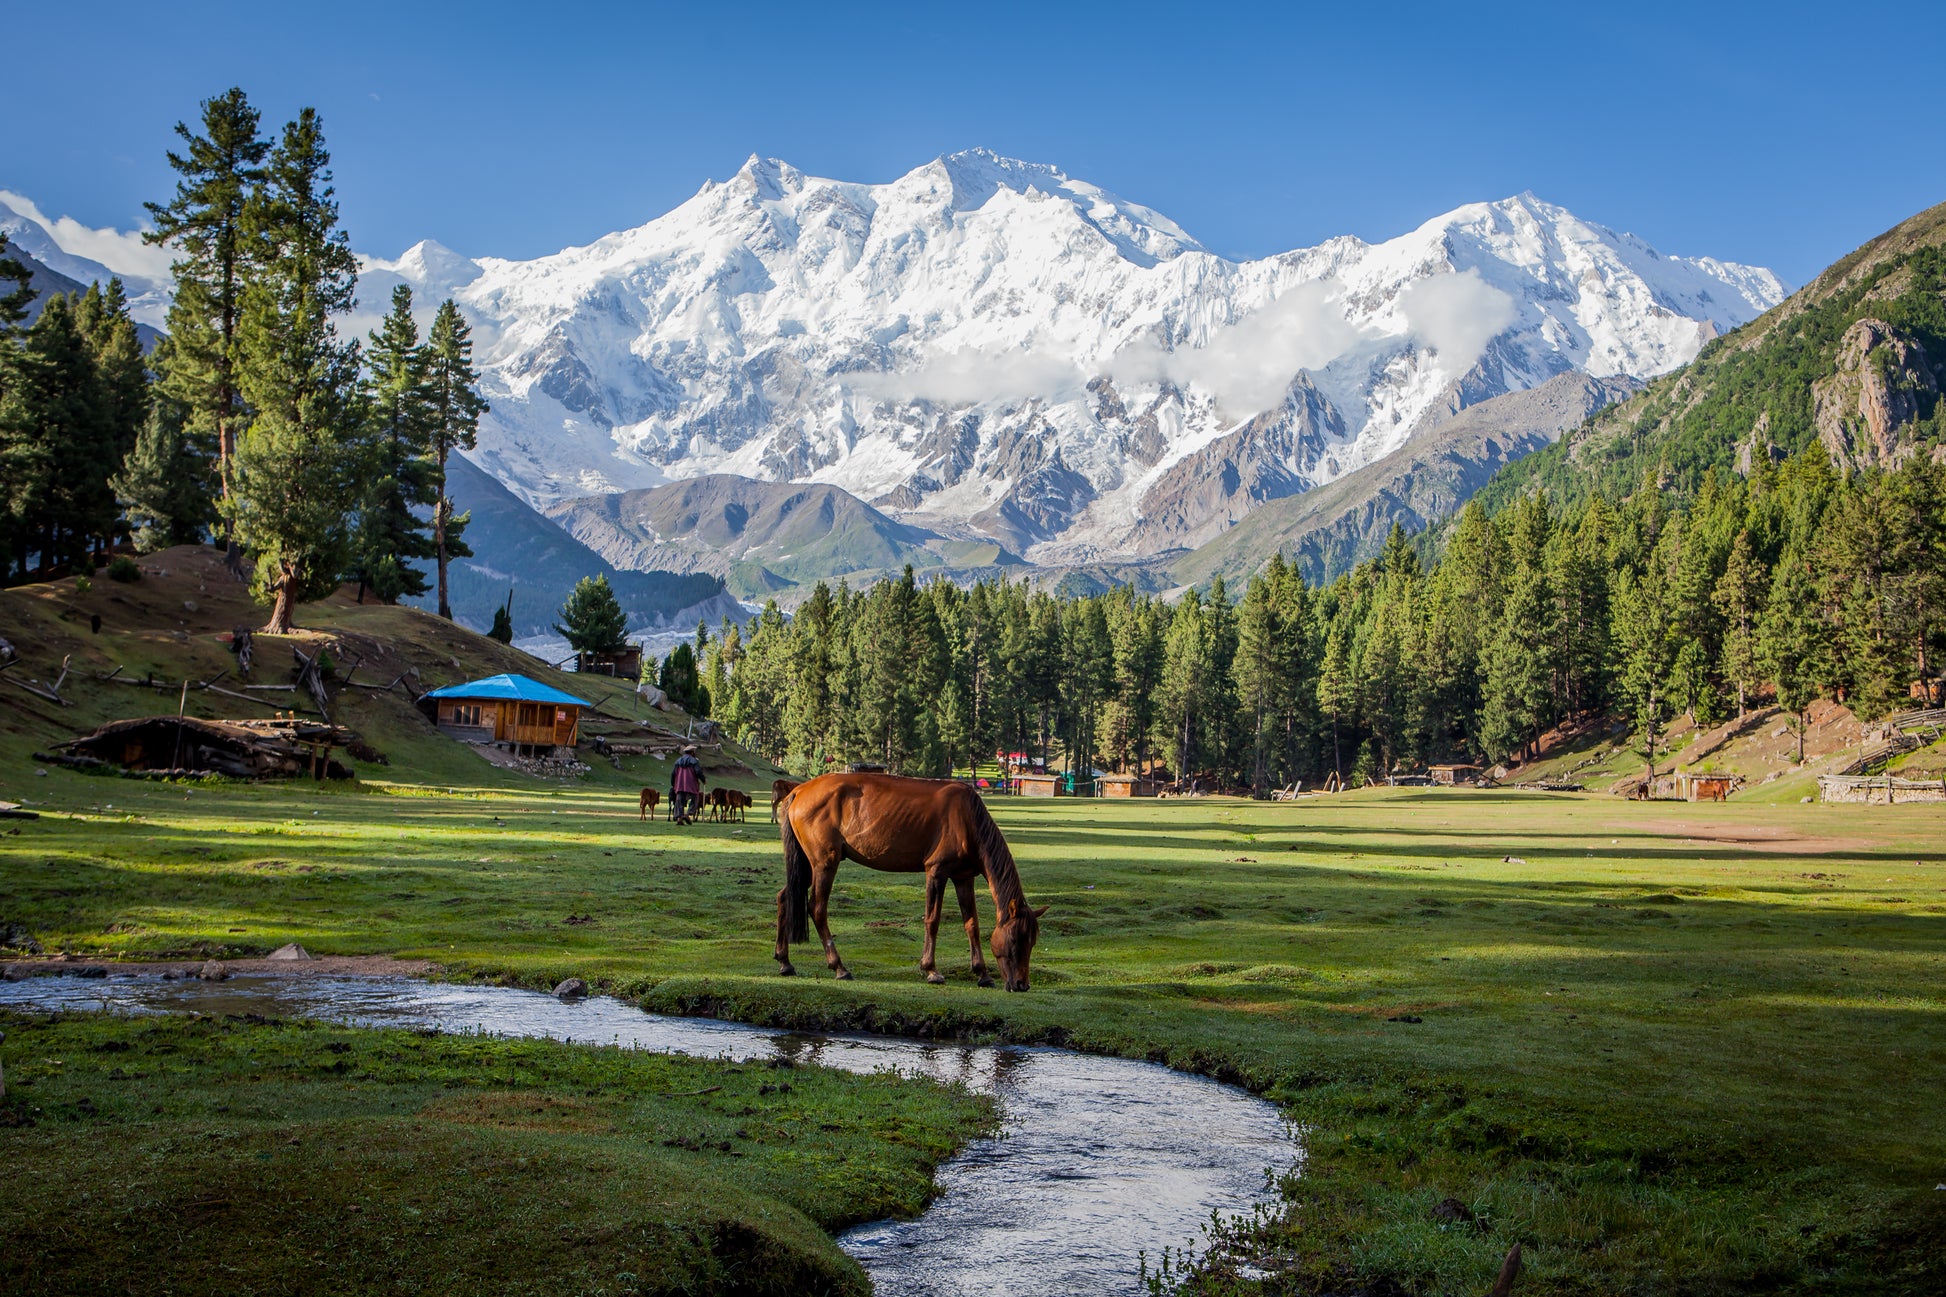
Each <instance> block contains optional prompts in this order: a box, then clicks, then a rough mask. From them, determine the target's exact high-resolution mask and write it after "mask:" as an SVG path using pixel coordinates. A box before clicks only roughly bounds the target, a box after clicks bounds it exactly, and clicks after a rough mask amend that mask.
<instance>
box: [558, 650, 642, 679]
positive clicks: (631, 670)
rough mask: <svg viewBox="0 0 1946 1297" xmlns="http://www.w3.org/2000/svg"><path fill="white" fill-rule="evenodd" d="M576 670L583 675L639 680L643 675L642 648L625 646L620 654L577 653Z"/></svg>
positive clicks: (575, 656) (575, 658)
mask: <svg viewBox="0 0 1946 1297" xmlns="http://www.w3.org/2000/svg"><path fill="white" fill-rule="evenodd" d="M574 669H575V671H576V672H577V673H578V674H581V675H603V676H616V677H619V678H620V679H623V680H635V679H639V678H640V677H641V675H642V646H641V645H640V644H629V645H625V646H623V648H622V650H621V651H620V652H618V653H586V652H583V653H577V654H575V655H574Z"/></svg>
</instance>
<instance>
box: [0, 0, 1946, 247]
mask: <svg viewBox="0 0 1946 1297" xmlns="http://www.w3.org/2000/svg"><path fill="white" fill-rule="evenodd" d="M324 15H328V16H329V19H328V21H329V25H328V26H323V27H320V26H317V25H316V20H318V19H319V18H320V17H321V16H324ZM1926 25H1927V24H1925V23H1924V22H1923V20H1922V19H1921V17H1920V15H1919V13H1918V12H1917V11H1910V12H1908V13H1906V14H1905V16H1904V17H1898V16H1895V15H1889V14H1888V15H1887V16H1886V17H1885V18H1884V19H1883V20H1882V21H1881V20H1876V19H1875V20H1871V21H1867V20H1865V17H1864V11H1861V10H1860V9H1859V8H1857V7H1856V6H1839V5H1822V6H1820V5H1800V4H1792V3H1774V4H1768V5H1744V4H1714V3H1708V2H1707V0H1705V2H1702V3H1697V2H1696V0H1690V3H1686V4H1680V5H1670V4H1660V3H1631V4H1623V5H1606V6H1599V7H1597V6H1582V5H1569V4H1553V5H1545V6H1528V5H1513V4H1501V5H1490V6H1489V5H1469V6H1465V7H1464V8H1461V7H1458V6H1452V7H1448V6H1433V5H1419V4H1413V3H1393V4H1385V5H1363V4H1359V5H1334V6H1330V7H1319V6H1310V5H1301V4H1286V5H1265V6H1251V5H1222V4H1207V3H1206V4H1201V5H1185V4H1180V3H1178V4H1171V5H1166V6H1146V5H1141V4H1114V5H1107V4H1099V5H1094V4H1090V5H1084V4H1062V3H1058V0H1056V2H1049V0H1043V2H1042V3H1038V4H1010V3H978V4H962V5H956V6H951V7H947V6H936V5H928V4H924V3H910V2H908V3H904V4H890V5H847V4H843V3H837V4H824V5H809V4H789V5H731V4H709V5H688V4H661V3H641V4H572V3H556V4H546V5H544V4H529V5H510V4H499V3H491V2H487V0H482V2H481V3H476V4H471V5H455V4H405V3H394V4H366V3H362V2H358V0H352V2H347V3H334V4H332V5H306V6H297V5H286V4H279V3H274V2H270V3H257V4H228V3H225V4H217V3H199V2H197V0H186V2H185V3H180V4H175V5H166V6H165V5H157V4H155V3H153V0H147V2H145V3H142V4H128V5H123V4H115V3H104V4H51V3H43V4H42V5H41V6H40V7H38V8H37V9H26V8H22V7H16V8H15V9H14V10H13V12H12V13H10V14H9V16H8V18H7V20H6V29H7V31H8V35H9V38H10V40H9V44H10V45H12V46H14V48H15V50H16V51H17V53H16V55H15V56H14V57H11V58H10V59H9V60H8V69H7V76H6V77H5V78H4V79H3V80H0V140H4V141H5V143H4V145H0V189H10V190H15V191H18V192H20V193H23V194H26V195H27V196H29V197H30V198H33V199H34V200H35V201H36V202H37V203H39V205H40V206H41V207H42V208H43V209H45V210H46V211H47V212H48V213H50V214H67V215H71V216H74V217H76V218H78V219H80V220H82V221H84V222H87V223H89V224H92V225H114V226H118V227H123V228H126V227H129V226H131V225H133V224H135V223H136V221H137V220H138V218H139V217H140V213H141V206H140V205H141V202H142V200H143V199H146V198H159V197H162V196H164V195H166V193H167V192H168V190H169V187H170V185H171V178H170V176H169V174H168V172H167V169H166V166H165V164H164V161H163V152H164V150H165V149H166V148H167V147H169V144H170V142H171V139H170V129H171V127H172V126H173V125H174V123H175V122H176V121H177V120H179V119H182V118H191V117H193V115H194V114H195V112H196V105H197V102H198V100H200V99H201V98H204V97H206V96H208V95H210V94H213V93H216V92H218V91H221V90H223V89H225V88H227V87H228V86H230V85H232V84H238V85H241V86H243V87H244V89H245V90H246V91H247V92H248V93H249V94H250V96H251V98H252V99H253V100H254V101H255V102H256V103H257V104H258V106H259V107H261V108H262V109H263V110H264V114H265V117H266V119H267V120H268V121H271V122H273V123H280V122H282V121H283V120H285V119H286V118H287V117H289V116H290V115H291V114H293V113H294V112H295V111H296V110H297V109H298V108H299V107H300V106H303V105H305V104H313V105H315V106H317V107H318V109H319V110H320V111H321V112H322V114H323V116H324V122H325V128H326V133H327V137H328V139H329V141H330V144H331V147H332V150H333V153H334V155H335V159H336V167H337V174H338V187H339V192H340V196H341V198H342V201H343V215H344V220H345V224H346V226H347V228H348V229H349V230H350V231H351V235H352V241H353V244H354V246H356V247H358V248H359V249H360V250H362V251H368V252H372V253H377V254H380V255H385V256H392V255H396V254H397V253H398V252H400V251H402V250H403V249H404V248H405V247H406V246H408V245H409V244H411V243H413V242H414V241H416V240H418V239H419V238H422V237H432V238H437V239H438V240H440V241H441V242H443V243H446V244H448V245H450V246H452V247H454V248H456V249H458V250H459V251H461V252H464V253H467V254H469V255H496V256H508V257H528V256H534V255H538V254H541V253H545V252H551V251H554V250H556V249H558V248H561V247H563V246H567V245H569V244H573V243H579V242H585V241H587V240H589V239H591V238H594V237H596V236H598V235H601V234H603V233H606V232H608V231H610V230H614V229H620V228H625V227H628V226H631V225H637V224H640V223H642V222H643V221H646V220H648V219H650V218H652V217H654V216H656V215H658V214H660V213H662V212H664V211H666V210H668V209H669V208H670V207H672V206H674V205H675V204H676V203H678V202H681V201H682V200H683V199H684V198H686V197H688V196H689V195H690V194H691V193H693V192H694V191H695V190H696V188H697V187H698V186H699V185H700V184H701V183H702V182H703V181H704V180H705V179H710V178H715V179H722V178H724V177H726V176H728V175H729V174H730V173H731V172H733V171H734V170H735V169H736V168H737V167H738V166H739V165H740V164H741V163H742V161H743V159H744V158H745V157H746V156H747V155H748V154H750V153H753V152H755V153H761V154H764V155H766V156H773V157H780V158H783V159H786V160H787V161H789V162H791V163H793V164H794V165H796V166H798V167H800V168H802V169H803V170H805V171H809V172H811V173H813V174H818V175H827V176H836V177H840V178H843V179H848V180H871V181H877V180H887V179H890V178H892V177H893V176H896V175H898V174H900V173H902V172H904V171H907V170H909V169H911V168H912V167H914V166H917V165H919V164H921V163H923V162H925V161H926V160H928V159H930V158H932V157H935V156H937V155H939V154H941V153H946V152H951V151H953V150H955V149H960V148H966V147H971V146H974V145H985V146H987V147H990V148H993V149H995V150H997V151H999V152H1002V153H1007V154H1011V155H1014V156H1017V157H1023V158H1028V159H1031V160H1035V161H1044V162H1052V163H1054V164H1056V165H1058V166H1060V167H1061V168H1062V169H1063V170H1065V171H1067V172H1068V173H1069V174H1070V175H1074V176H1077V177H1080V178H1083V179H1087V180H1090V181H1093V182H1095V183H1097V184H1100V185H1103V186H1105V187H1106V188H1109V189H1111V190H1114V191H1116V192H1117V193H1120V194H1121V195H1123V196H1124V197H1126V198H1129V199H1132V200H1134V201H1137V202H1141V203H1145V204H1147V205H1149V206H1151V207H1154V208H1156V209H1158V210H1160V211H1162V212H1164V213H1166V214H1167V215H1169V216H1170V217H1172V218H1174V219H1175V220H1176V221H1177V222H1179V223H1180V224H1181V225H1182V226H1183V227H1184V228H1185V229H1187V230H1188V231H1189V232H1190V233H1191V234H1193V235H1195V236H1196V237H1197V238H1199V239H1201V240H1202V241H1203V242H1205V243H1206V244H1208V245H1209V246H1210V247H1212V248H1213V249H1215V250H1216V251H1219V252H1222V253H1225V254H1227V255H1230V256H1239V257H1243V256H1261V255H1264V254H1266V253H1270V252H1275V251H1280V250H1283V249H1286V248H1291V247H1297V246H1302V245H1308V244H1312V243H1316V242H1318V241H1319V240H1321V239H1324V238H1327V237H1330V236H1332V235H1335V234H1343V233H1352V234H1357V235H1360V236H1362V237H1365V238H1368V239H1381V238H1388V237H1391V236H1393V235H1396V234H1398V233H1400V232H1402V231H1404V230H1407V229H1410V228H1412V227H1413V226H1415V225H1418V224H1419V223H1421V222H1422V221H1424V220H1426V219H1428V218H1430V217H1432V216H1435V215H1437V214H1439V213H1441V212H1444V211H1446V210H1449V209H1450V208H1452V207H1455V206H1457V205H1459V204H1461V203H1463V202H1469V201H1474V200H1480V199H1492V198H1501V197H1505V196H1507V195H1509V194H1512V193H1517V192H1519V191H1521V190H1532V191H1534V192H1535V193H1537V194H1539V195H1540V196H1541V197H1543V198H1546V199H1549V200H1551V201H1554V202H1558V203H1561V204H1563V205H1565V206H1567V207H1568V208H1570V209H1571V210H1573V211H1574V212H1575V213H1576V214H1578V215H1580V216H1582V217H1584V218H1587V219H1589V220H1594V221H1598V222H1600V223H1602V224H1605V225H1609V226H1613V227H1615V228H1618V229H1624V230H1630V231H1633V232H1634V233H1636V234H1639V235H1641V236H1642V237H1643V238H1646V239H1647V240H1649V241H1650V242H1651V243H1653V244H1655V245H1656V246H1657V247H1658V248H1660V249H1661V250H1662V251H1664V252H1668V253H1679V254H1691V255H1695V254H1707V255H1711V256H1717V257H1722V258H1726V259H1731V260H1737V261H1745V262H1753V263H1758V264H1763V265H1768V266H1770V267H1771V268H1773V269H1775V270H1776V271H1777V272H1778V273H1779V274H1781V275H1783V276H1784V277H1785V278H1786V279H1787V280H1789V281H1791V282H1792V283H1794V284H1795V283H1799V282H1802V281H1803V280H1804V279H1806V278H1808V277H1809V276H1810V275H1812V274H1814V273H1816V271H1817V270H1819V269H1820V268H1822V267H1823V266H1824V265H1825V264H1827V263H1828V262H1830V261H1832V260H1834V259H1836V258H1837V257H1838V256H1841V255H1842V254H1844V253H1845V252H1847V251H1849V250H1850V249H1851V248H1852V247H1854V246H1856V245H1857V244H1858V243H1860V242H1862V241H1863V240H1865V239H1867V238H1869V237H1870V236H1872V235H1873V234H1876V233H1878V232H1879V231H1880V230H1883V229H1885V228H1886V227H1888V226H1890V225H1892V224H1894V223H1896V222H1898V221H1899V220H1901V219H1903V218H1904V217H1906V216H1908V215H1911V214H1912V213H1913V212H1915V211H1918V210H1920V209H1921V208H1924V207H1927V206H1929V205H1931V204H1933V203H1936V202H1940V201H1942V200H1946V165H1943V164H1946V143H1943V142H1942V141H1943V140H1946V136H1942V133H1941V132H1940V131H1938V130H1937V128H1936V126H1937V121H1938V117H1937V103H1936V101H1935V99H1934V97H1933V91H1934V89H1935V88H1936V84H1937V82H1936V78H1937V72H1938V60H1937V55H1938V43H1937V42H1936V41H1934V40H1932V39H1931V38H1930V36H1929V35H1925V34H1923V33H1922V31H1921V29H1923V28H1924V27H1926Z"/></svg>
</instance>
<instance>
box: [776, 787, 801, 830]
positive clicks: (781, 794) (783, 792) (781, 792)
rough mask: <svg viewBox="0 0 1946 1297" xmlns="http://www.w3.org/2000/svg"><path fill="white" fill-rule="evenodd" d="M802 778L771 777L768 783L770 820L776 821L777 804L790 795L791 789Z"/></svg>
mask: <svg viewBox="0 0 1946 1297" xmlns="http://www.w3.org/2000/svg"><path fill="white" fill-rule="evenodd" d="M803 782H804V781H803V780H802V779H773V780H771V783H770V822H771V823H772V824H775V823H777V804H778V803H779V802H781V801H783V800H784V798H785V797H787V796H789V795H790V791H791V789H793V788H795V787H797V786H798V785H799V784H801V783H803Z"/></svg>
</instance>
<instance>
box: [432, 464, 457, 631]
mask: <svg viewBox="0 0 1946 1297" xmlns="http://www.w3.org/2000/svg"><path fill="white" fill-rule="evenodd" d="M439 479H440V481H441V482H442V483H443V482H444V481H445V480H446V461H445V459H444V458H443V457H442V458H441V459H440V461H439ZM452 511H453V502H452V501H451V500H448V499H447V498H446V488H445V487H444V486H443V485H442V486H441V487H440V488H439V499H437V500H436V501H434V502H433V506H432V544H433V549H434V550H435V551H436V552H437V557H438V562H439V615H440V616H441V617H444V618H445V619H446V620H447V621H451V620H452V619H453V606H452V605H451V604H449V603H447V602H446V515H447V514H449V513H451V512H452Z"/></svg>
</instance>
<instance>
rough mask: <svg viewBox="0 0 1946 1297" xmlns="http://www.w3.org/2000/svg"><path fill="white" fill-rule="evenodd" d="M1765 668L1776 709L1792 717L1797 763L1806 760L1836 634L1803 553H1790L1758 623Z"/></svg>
mask: <svg viewBox="0 0 1946 1297" xmlns="http://www.w3.org/2000/svg"><path fill="white" fill-rule="evenodd" d="M1757 644H1758V651H1759V653H1760V654H1761V657H1762V662H1763V667H1764V670H1766V671H1767V672H1769V673H1770V677H1771V679H1772V680H1774V681H1775V682H1776V685H1777V705H1778V706H1779V707H1782V708H1783V709H1784V710H1785V711H1786V712H1788V713H1789V714H1790V717H1791V728H1792V729H1793V730H1794V731H1795V732H1796V734H1797V760H1798V763H1799V764H1800V765H1801V764H1803V762H1804V731H1805V728H1806V727H1807V726H1808V725H1809V724H1810V707H1811V704H1812V703H1814V702H1816V701H1817V699H1818V697H1819V696H1820V695H1821V694H1822V693H1823V690H1824V685H1825V683H1826V682H1827V680H1828V679H1829V677H1830V675H1831V672H1832V661H1831V636H1830V632H1829V629H1828V627H1827V626H1826V625H1825V622H1824V618H1823V617H1822V616H1821V615H1820V612H1819V608H1818V597H1817V586H1816V584H1815V583H1814V581H1813V579H1812V574H1811V570H1810V564H1809V562H1808V561H1807V560H1806V559H1805V556H1804V554H1803V552H1802V551H1800V550H1797V549H1790V550H1786V551H1785V552H1784V554H1783V555H1782V556H1781V557H1779V558H1778V560H1777V568H1776V570H1775V571H1774V572H1773V573H1772V574H1771V583H1770V598H1769V599H1768V600H1766V601H1765V603H1764V615H1763V620H1762V621H1761V622H1759V623H1758V625H1757Z"/></svg>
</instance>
